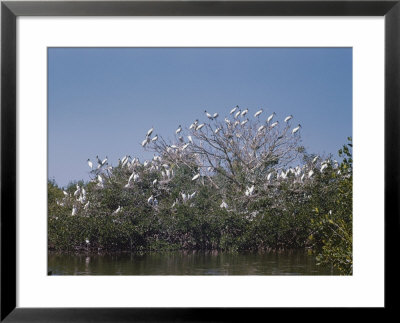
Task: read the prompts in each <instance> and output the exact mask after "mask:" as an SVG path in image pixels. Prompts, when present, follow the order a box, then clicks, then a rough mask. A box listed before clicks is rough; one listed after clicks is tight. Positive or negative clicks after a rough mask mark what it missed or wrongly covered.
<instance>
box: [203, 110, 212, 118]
mask: <svg viewBox="0 0 400 323" xmlns="http://www.w3.org/2000/svg"><path fill="white" fill-rule="evenodd" d="M204 113H205V114H206V116H207V118H208V119H210V120H212V119H213V117H212V115H211V114H209V113H208V112H207V110H204Z"/></svg>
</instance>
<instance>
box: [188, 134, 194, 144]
mask: <svg viewBox="0 0 400 323" xmlns="http://www.w3.org/2000/svg"><path fill="white" fill-rule="evenodd" d="M188 139H189V142H190V143H191V144H193V139H192V136H188Z"/></svg>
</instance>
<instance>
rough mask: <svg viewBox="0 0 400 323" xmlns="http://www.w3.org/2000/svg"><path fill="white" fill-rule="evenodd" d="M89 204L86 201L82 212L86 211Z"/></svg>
mask: <svg viewBox="0 0 400 323" xmlns="http://www.w3.org/2000/svg"><path fill="white" fill-rule="evenodd" d="M89 205H90V202H89V201H88V202H87V203H86V204H85V206H84V207H83V209H84V210H87V209H88V208H89Z"/></svg>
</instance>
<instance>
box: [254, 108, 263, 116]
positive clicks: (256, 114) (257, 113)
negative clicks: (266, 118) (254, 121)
mask: <svg viewBox="0 0 400 323" xmlns="http://www.w3.org/2000/svg"><path fill="white" fill-rule="evenodd" d="M261 113H263V109H260V110H258V111H257V112H256V113H254V116H255V117H258V116H259V115H260V114H261Z"/></svg>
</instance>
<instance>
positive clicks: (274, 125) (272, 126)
mask: <svg viewBox="0 0 400 323" xmlns="http://www.w3.org/2000/svg"><path fill="white" fill-rule="evenodd" d="M278 123H279V121H275V122H274V123H273V124H271V126H270V128H271V129H272V128H274V127H276V126H277V125H278Z"/></svg>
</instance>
